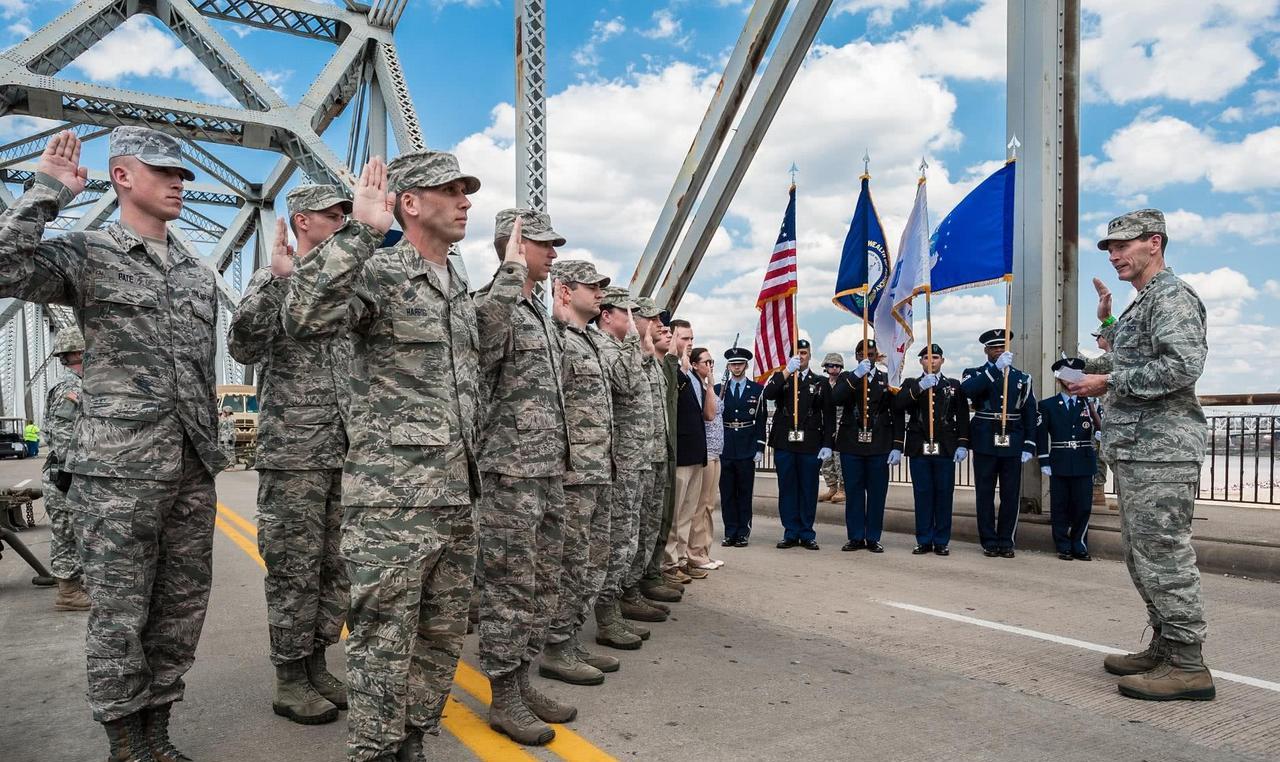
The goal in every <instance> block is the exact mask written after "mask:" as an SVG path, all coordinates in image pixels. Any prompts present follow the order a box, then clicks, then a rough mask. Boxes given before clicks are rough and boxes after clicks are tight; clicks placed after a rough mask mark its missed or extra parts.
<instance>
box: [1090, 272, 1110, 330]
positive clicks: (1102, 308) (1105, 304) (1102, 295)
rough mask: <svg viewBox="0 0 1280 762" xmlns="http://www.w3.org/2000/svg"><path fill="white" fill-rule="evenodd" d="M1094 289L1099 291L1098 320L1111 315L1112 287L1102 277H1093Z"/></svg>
mask: <svg viewBox="0 0 1280 762" xmlns="http://www.w3.org/2000/svg"><path fill="white" fill-rule="evenodd" d="M1093 290H1094V291H1097V292H1098V322H1099V323H1101V322H1102V321H1103V320H1106V319H1107V318H1109V317H1111V289H1109V288H1107V284H1105V283H1103V282H1102V279H1101V278H1094V279H1093Z"/></svg>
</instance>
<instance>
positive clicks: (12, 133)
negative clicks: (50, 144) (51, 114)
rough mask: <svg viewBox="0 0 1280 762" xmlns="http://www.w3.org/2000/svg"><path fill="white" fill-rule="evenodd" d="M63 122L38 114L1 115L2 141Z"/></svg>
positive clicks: (0, 133)
mask: <svg viewBox="0 0 1280 762" xmlns="http://www.w3.org/2000/svg"><path fill="white" fill-rule="evenodd" d="M58 124H61V122H59V121H57V120H56V119H44V118H42V117H38V116H6V117H0V141H4V142H6V143H7V142H9V141H11V140H17V139H19V138H24V137H27V136H29V135H34V134H35V133H37V132H43V131H44V130H47V129H49V128H50V127H53V126H55V125H58Z"/></svg>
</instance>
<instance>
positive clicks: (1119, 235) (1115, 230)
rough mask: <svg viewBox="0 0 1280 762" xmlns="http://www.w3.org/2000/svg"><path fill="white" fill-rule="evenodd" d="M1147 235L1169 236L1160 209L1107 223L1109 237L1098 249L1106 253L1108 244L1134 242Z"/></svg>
mask: <svg viewBox="0 0 1280 762" xmlns="http://www.w3.org/2000/svg"><path fill="white" fill-rule="evenodd" d="M1147 233H1159V234H1160V235H1168V234H1167V233H1165V232H1164V212H1162V211H1160V210H1159V209H1138V210H1137V211H1133V212H1126V213H1124V214H1122V215H1120V216H1119V217H1116V218H1115V219H1114V220H1112V221H1111V222H1108V223H1107V237H1106V238H1103V239H1102V240H1101V241H1098V248H1099V249H1102V250H1103V251H1106V250H1107V244H1108V243H1109V242H1111V241H1132V240H1133V239H1135V238H1137V237H1139V236H1141V235H1145V234H1147Z"/></svg>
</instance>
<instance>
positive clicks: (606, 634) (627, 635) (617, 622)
mask: <svg viewBox="0 0 1280 762" xmlns="http://www.w3.org/2000/svg"><path fill="white" fill-rule="evenodd" d="M595 611H596V642H597V643H599V644H600V645H602V646H609V647H610V648H620V649H622V650H624V651H635V650H636V649H638V648H640V646H641V645H642V644H643V641H641V640H640V636H639V635H636V634H635V633H633V632H631V630H628V629H627V628H626V627H625V626H623V624H622V618H621V617H619V616H617V615H616V614H615V613H614V609H613V606H611V605H609V604H604V605H600V604H599V603H597V604H596V608H595Z"/></svg>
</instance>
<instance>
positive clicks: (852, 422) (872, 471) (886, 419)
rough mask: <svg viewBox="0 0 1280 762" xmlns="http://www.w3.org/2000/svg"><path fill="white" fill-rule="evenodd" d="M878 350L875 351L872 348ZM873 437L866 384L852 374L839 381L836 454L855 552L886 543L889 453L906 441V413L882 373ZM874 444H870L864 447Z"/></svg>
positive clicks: (874, 393)
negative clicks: (895, 404) (864, 397)
mask: <svg viewBox="0 0 1280 762" xmlns="http://www.w3.org/2000/svg"><path fill="white" fill-rule="evenodd" d="M872 349H873V350H874V346H873V348H872ZM866 380H867V429H866V431H867V434H866V435H865V436H863V437H860V436H859V434H861V433H862V430H863V429H862V379H860V378H858V377H857V376H856V375H854V374H853V372H852V371H846V372H844V373H841V374H840V375H839V376H837V377H836V383H835V386H834V387H832V390H831V397H832V402H833V404H834V405H835V407H836V410H837V411H838V415H839V421H840V423H839V426H838V427H837V428H836V439H835V443H836V446H835V448H834V449H835V450H836V451H837V452H838V453H840V470H841V473H842V475H843V477H844V494H845V503H844V526H845V531H846V533H847V534H848V537H849V542H850V543H851V546H850V547H849V549H850V550H856V549H858V548H860V547H866V546H867V545H868V544H870V543H875V545H874V546H872V549H875V547H876V546H878V545H879V543H880V535H881V532H882V531H883V529H884V502H885V496H886V495H887V494H888V492H889V460H888V456H889V452H890V451H891V450H893V449H895V448H897V449H901V445H899V444H896V443H897V442H900V441H901V440H902V438H903V421H904V416H903V414H902V411H900V410H894V408H893V397H894V393H893V390H892V389H890V388H889V376H888V374H886V373H885V372H884V371H882V370H880V369H878V368H872V370H871V372H870V373H868V374H867V379H866ZM862 439H869V441H861V440H862Z"/></svg>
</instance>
